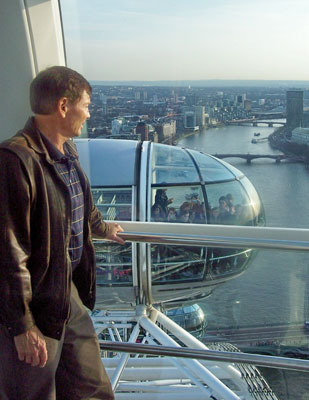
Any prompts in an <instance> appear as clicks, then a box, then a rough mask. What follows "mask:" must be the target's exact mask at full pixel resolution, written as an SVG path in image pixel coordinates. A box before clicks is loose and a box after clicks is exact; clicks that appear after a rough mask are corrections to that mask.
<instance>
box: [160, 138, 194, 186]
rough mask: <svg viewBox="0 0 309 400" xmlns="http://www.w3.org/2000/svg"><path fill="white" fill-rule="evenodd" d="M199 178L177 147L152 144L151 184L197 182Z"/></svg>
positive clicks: (189, 159)
mask: <svg viewBox="0 0 309 400" xmlns="http://www.w3.org/2000/svg"><path fill="white" fill-rule="evenodd" d="M199 181H200V179H199V176H198V173H197V171H196V168H195V166H194V164H193V162H192V160H191V158H190V157H189V155H188V154H187V153H186V152H185V151H184V150H182V149H180V148H179V147H175V146H165V145H161V144H153V151H152V183H155V184H164V183H172V184H173V183H190V182H199Z"/></svg>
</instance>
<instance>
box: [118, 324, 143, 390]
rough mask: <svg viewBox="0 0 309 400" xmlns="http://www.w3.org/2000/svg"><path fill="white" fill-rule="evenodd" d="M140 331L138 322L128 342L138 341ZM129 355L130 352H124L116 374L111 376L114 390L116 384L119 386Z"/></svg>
mask: <svg viewBox="0 0 309 400" xmlns="http://www.w3.org/2000/svg"><path fill="white" fill-rule="evenodd" d="M139 332H140V328H139V325H138V324H136V325H135V327H134V329H133V332H132V334H131V336H130V339H129V341H128V343H134V342H135V341H136V339H137V337H138V335H139ZM129 357H130V354H128V353H127V354H123V355H122V356H121V357H120V361H119V364H118V365H117V367H116V369H115V372H114V374H113V376H112V378H111V385H112V388H113V390H114V391H115V389H116V386H117V384H118V382H119V379H120V376H121V374H122V372H123V370H124V368H125V367H126V365H127V362H128V359H129Z"/></svg>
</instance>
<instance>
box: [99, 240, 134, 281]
mask: <svg viewBox="0 0 309 400" xmlns="http://www.w3.org/2000/svg"><path fill="white" fill-rule="evenodd" d="M94 247H95V251H96V264H97V284H98V285H103V286H110V285H113V286H114V285H119V286H131V285H132V245H131V244H130V243H126V244H125V245H119V244H117V243H110V242H104V241H95V242H94Z"/></svg>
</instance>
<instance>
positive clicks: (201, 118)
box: [194, 106, 205, 128]
mask: <svg viewBox="0 0 309 400" xmlns="http://www.w3.org/2000/svg"><path fill="white" fill-rule="evenodd" d="M194 110H195V118H196V125H198V126H199V127H200V128H202V127H204V126H205V107H204V106H194Z"/></svg>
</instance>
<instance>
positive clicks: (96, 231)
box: [90, 193, 110, 239]
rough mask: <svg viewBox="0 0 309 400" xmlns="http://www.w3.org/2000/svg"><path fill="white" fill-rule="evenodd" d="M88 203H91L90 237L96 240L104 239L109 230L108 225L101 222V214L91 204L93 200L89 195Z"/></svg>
mask: <svg viewBox="0 0 309 400" xmlns="http://www.w3.org/2000/svg"><path fill="white" fill-rule="evenodd" d="M90 203H91V210H90V227H91V233H92V236H94V237H95V238H98V239H104V238H105V237H106V236H107V234H108V232H109V230H110V227H109V224H108V222H105V221H103V218H102V214H101V213H100V211H99V210H98V209H97V207H96V206H95V205H94V203H93V198H92V195H91V193H90Z"/></svg>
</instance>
